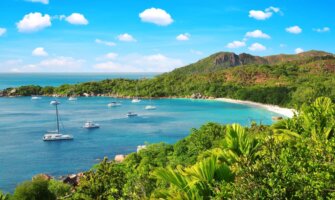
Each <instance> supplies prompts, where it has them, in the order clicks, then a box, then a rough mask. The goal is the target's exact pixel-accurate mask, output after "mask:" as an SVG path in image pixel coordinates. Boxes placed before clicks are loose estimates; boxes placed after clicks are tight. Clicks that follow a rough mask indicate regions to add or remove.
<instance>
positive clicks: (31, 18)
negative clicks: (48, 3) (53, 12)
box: [16, 12, 51, 33]
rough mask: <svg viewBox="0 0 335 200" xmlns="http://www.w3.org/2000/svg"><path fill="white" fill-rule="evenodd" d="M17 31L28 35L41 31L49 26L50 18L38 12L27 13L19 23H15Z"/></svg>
mask: <svg viewBox="0 0 335 200" xmlns="http://www.w3.org/2000/svg"><path fill="white" fill-rule="evenodd" d="M16 26H17V29H18V30H19V32H22V33H30V32H36V31H39V30H42V29H44V28H46V27H49V26H51V17H50V15H48V14H45V15H43V14H41V13H39V12H35V13H29V14H27V15H25V16H24V17H23V19H22V20H21V21H19V22H18V23H16Z"/></svg>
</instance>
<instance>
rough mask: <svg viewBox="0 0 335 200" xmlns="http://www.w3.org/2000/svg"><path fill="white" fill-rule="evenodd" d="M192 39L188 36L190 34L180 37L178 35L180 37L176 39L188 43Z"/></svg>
mask: <svg viewBox="0 0 335 200" xmlns="http://www.w3.org/2000/svg"><path fill="white" fill-rule="evenodd" d="M190 37H191V35H190V34H188V33H184V34H180V35H178V36H177V37H176V39H177V40H179V41H187V40H189V39H190Z"/></svg>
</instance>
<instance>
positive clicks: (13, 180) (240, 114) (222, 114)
mask: <svg viewBox="0 0 335 200" xmlns="http://www.w3.org/2000/svg"><path fill="white" fill-rule="evenodd" d="M51 100H53V99H52V98H51V97H43V98H42V99H41V100H31V99H30V98H29V97H17V98H0V109H1V112H0V119H1V120H0V190H4V191H12V190H13V189H14V188H15V186H16V184H17V183H19V182H22V181H24V180H29V179H31V177H32V176H33V175H35V174H38V173H47V174H51V175H53V176H60V175H64V174H70V173H76V172H80V171H83V170H88V169H89V168H90V167H91V166H92V165H94V164H95V163H97V162H98V161H99V159H102V158H103V157H104V156H108V157H110V158H113V157H114V156H115V155H116V154H127V153H130V152H134V151H136V147H137V145H142V144H144V143H146V142H148V143H155V142H167V143H174V142H176V141H177V140H179V139H181V138H183V137H185V136H187V135H188V134H189V130H190V129H191V128H193V127H195V128H197V127H199V126H200V125H201V124H204V123H206V122H210V121H211V122H212V121H213V122H219V123H241V124H243V125H249V124H250V121H252V120H254V121H257V122H260V121H261V122H262V123H264V124H271V123H272V122H271V116H273V115H274V114H273V113H271V112H268V111H266V110H262V109H259V108H253V107H248V106H245V105H238V104H230V103H223V102H215V101H205V100H186V99H161V100H153V101H152V102H153V104H154V105H155V106H157V110H151V111H148V110H145V109H144V107H145V106H146V105H148V101H147V100H142V101H141V102H140V103H138V104H132V103H131V102H130V100H126V99H119V100H117V101H121V102H122V106H121V107H114V108H108V107H107V104H108V103H109V102H110V101H113V100H115V99H112V98H108V97H90V98H85V97H82V98H79V99H78V101H76V102H70V101H68V100H67V99H65V98H59V99H58V100H59V101H60V102H61V105H60V106H59V109H60V116H61V119H62V125H63V126H64V130H65V133H68V134H72V135H73V136H74V138H75V139H74V140H73V141H63V142H43V141H42V136H43V134H44V133H45V131H46V130H55V127H56V123H55V110H54V107H53V106H52V105H50V104H49V102H50V101H51ZM128 111H132V112H136V113H138V114H139V116H138V117H135V118H127V117H126V113H127V112H128ZM86 120H93V121H95V122H97V123H99V124H100V125H101V128H100V129H96V130H85V129H83V128H81V127H82V126H83V124H84V122H85V121H86Z"/></svg>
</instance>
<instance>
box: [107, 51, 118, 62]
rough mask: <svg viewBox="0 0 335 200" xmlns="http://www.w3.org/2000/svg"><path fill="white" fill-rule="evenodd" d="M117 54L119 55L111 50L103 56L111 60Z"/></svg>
mask: <svg viewBox="0 0 335 200" xmlns="http://www.w3.org/2000/svg"><path fill="white" fill-rule="evenodd" d="M118 56H119V55H118V54H117V53H113V52H111V53H108V54H106V55H105V58H107V59H111V60H113V59H116V58H117V57H118Z"/></svg>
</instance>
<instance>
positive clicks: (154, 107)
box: [145, 97, 157, 110]
mask: <svg viewBox="0 0 335 200" xmlns="http://www.w3.org/2000/svg"><path fill="white" fill-rule="evenodd" d="M156 108H157V107H156V106H154V105H152V102H151V97H150V103H149V105H147V106H145V109H146V110H156Z"/></svg>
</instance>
